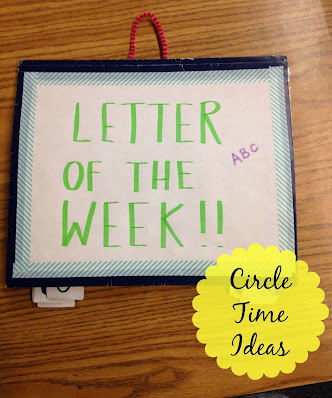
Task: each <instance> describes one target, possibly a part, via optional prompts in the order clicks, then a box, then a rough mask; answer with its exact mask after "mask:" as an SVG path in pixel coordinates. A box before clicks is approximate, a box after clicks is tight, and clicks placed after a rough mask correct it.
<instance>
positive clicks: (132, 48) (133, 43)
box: [128, 12, 168, 59]
mask: <svg viewBox="0 0 332 398" xmlns="http://www.w3.org/2000/svg"><path fill="white" fill-rule="evenodd" d="M145 18H150V19H151V20H152V22H153V23H154V24H155V26H156V28H157V32H158V36H159V38H160V41H161V45H162V48H163V59H168V50H167V43H166V39H165V35H164V31H163V28H162V27H161V25H160V22H159V20H158V18H157V17H156V16H155V15H154V14H151V13H150V12H145V13H144V14H141V15H139V16H138V17H137V18H136V19H135V22H134V24H133V27H132V29H131V35H130V52H129V56H128V59H134V55H135V49H136V32H137V28H138V24H139V23H140V22H141V21H142V20H143V19H145Z"/></svg>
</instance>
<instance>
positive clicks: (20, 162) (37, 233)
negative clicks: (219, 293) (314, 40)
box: [7, 56, 296, 286]
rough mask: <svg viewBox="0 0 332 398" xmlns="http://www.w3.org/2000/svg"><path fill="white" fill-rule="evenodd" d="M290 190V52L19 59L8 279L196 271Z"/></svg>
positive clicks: (134, 279) (275, 241)
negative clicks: (195, 56)
mask: <svg viewBox="0 0 332 398" xmlns="http://www.w3.org/2000/svg"><path fill="white" fill-rule="evenodd" d="M294 198H295V195H294V172H293V149H292V134H291V123H290V106H289V94H288V67H287V60H286V58H285V57H281V56H280V57H255V58H224V59H177V60H172V59H170V60H134V61H23V62H21V63H20V65H19V72H18V91H17V101H16V108H15V117H14V130H13V143H12V160H11V181H10V206H9V234H8V265H7V286H74V285H121V284H122V285H129V284H139V285H140V284H191V283H196V282H197V281H198V280H199V279H201V278H202V276H204V272H205V269H206V268H207V267H208V266H209V265H211V264H214V263H215V262H216V260H217V257H218V256H219V255H220V254H223V253H228V254H231V252H232V250H233V249H235V248H236V247H245V248H246V247H248V246H249V245H250V244H252V243H260V244H261V245H263V246H269V245H275V246H278V247H279V248H280V249H281V250H285V249H290V250H293V251H294V250H296V247H295V246H296V227H295V200H294Z"/></svg>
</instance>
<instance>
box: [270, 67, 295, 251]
mask: <svg viewBox="0 0 332 398" xmlns="http://www.w3.org/2000/svg"><path fill="white" fill-rule="evenodd" d="M269 75H270V79H269V80H270V98H271V108H272V109H271V111H272V126H273V139H274V153H275V160H276V162H275V163H276V178H277V198H278V221H279V249H280V250H292V251H295V234H294V209H293V189H292V173H291V160H290V148H289V133H288V124H287V114H286V104H285V88H284V71H283V68H282V67H281V66H280V67H275V68H269Z"/></svg>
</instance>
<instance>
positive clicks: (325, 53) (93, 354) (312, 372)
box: [0, 0, 332, 398]
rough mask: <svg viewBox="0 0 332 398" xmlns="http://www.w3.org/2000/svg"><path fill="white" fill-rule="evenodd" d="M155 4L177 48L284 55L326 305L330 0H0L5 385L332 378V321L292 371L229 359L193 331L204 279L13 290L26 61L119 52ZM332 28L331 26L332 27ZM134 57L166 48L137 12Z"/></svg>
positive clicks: (152, 387)
mask: <svg viewBox="0 0 332 398" xmlns="http://www.w3.org/2000/svg"><path fill="white" fill-rule="evenodd" d="M142 12H153V13H155V14H156V15H157V16H158V17H159V19H160V22H161V23H162V26H163V28H164V31H165V35H166V39H167V42H168V46H169V54H170V58H179V57H229V56H255V55H278V54H280V55H287V57H288V60H289V66H290V70H291V105H292V116H293V131H294V151H295V174H296V195H297V218H298V254H299V258H301V259H303V260H305V261H306V262H307V263H308V264H309V266H310V269H311V270H313V271H316V272H318V273H319V275H320V277H321V287H322V288H323V289H324V290H325V292H326V303H327V304H328V305H329V306H331V299H332V297H331V284H332V283H331V282H332V273H331V269H332V267H331V260H332V217H331V216H332V134H331V113H332V99H331V87H332V74H331V64H332V59H331V58H332V54H331V41H330V40H331V30H329V24H330V25H331V19H332V18H331V13H332V3H331V2H329V1H328V0H322V1H320V0H301V1H299V0H273V1H272V0H252V1H251V0H219V1H213V0H186V1H176V0H167V1H164V2H161V1H134V0H127V1H121V0H113V1H112V0H107V1H106V0H95V1H93V0H91V1H85V0H80V1H78V0H61V1H55V0H46V1H42V0H39V1H38V0H21V1H19V0H1V2H0V46H1V51H0V271H1V272H0V286H1V288H0V305H1V307H0V396H1V397H6V398H10V397H23V396H24V397H33V398H38V397H43V398H44V397H48V398H51V397H70V398H71V397H104V396H106V397H112V398H116V397H165V398H167V397H190V398H195V397H211V398H214V397H230V396H235V395H241V394H245V393H249V392H256V391H263V390H271V389H278V388H284V387H287V386H294V385H300V384H309V383H316V382H319V381H327V380H331V378H332V368H331V362H332V361H331V359H332V358H331V352H332V348H331V347H332V335H331V329H332V322H331V317H330V318H329V319H328V320H327V321H326V322H325V325H326V329H327V330H326V331H325V333H324V334H323V335H322V336H321V346H320V348H319V350H318V351H316V352H314V353H310V354H309V359H308V360H307V361H306V362H305V363H304V364H299V365H297V367H296V370H295V371H294V372H293V373H291V374H290V375H284V374H282V375H279V376H278V377H277V378H275V379H268V378H266V377H264V378H262V379H261V380H260V381H252V380H250V379H248V377H247V376H243V377H236V376H234V375H233V374H232V372H231V371H230V370H221V369H219V368H218V366H217V365H216V363H215V360H214V359H212V358H209V357H208V356H207V355H206V354H205V352H204V346H203V345H201V344H200V343H198V342H197V340H196V336H195V333H196V328H195V327H194V326H193V324H192V322H191V318H192V315H193V309H192V305H191V302H192V299H193V297H194V296H195V295H196V288H195V287H194V286H193V287H191V286H189V287H188V286H187V287H177V286H176V287H169V286H168V287H167V286H163V287H117V288H115V287H113V288H93V287H92V288H86V295H85V300H84V301H83V302H80V303H78V304H77V306H76V308H75V309H38V308H36V307H35V305H34V304H32V303H31V301H30V290H29V289H6V288H5V257H6V237H7V208H8V197H9V192H8V182H9V168H10V151H11V149H10V145H11V133H12V122H13V113H14V104H15V94H16V78H17V64H18V61H19V60H21V59H124V58H126V57H127V56H128V51H129V35H130V29H131V25H132V23H133V20H134V18H135V17H136V16H137V15H139V14H140V13H142ZM330 28H331V27H330ZM136 57H137V58H158V57H159V49H158V44H157V40H156V37H155V33H154V30H153V28H152V27H151V24H150V23H149V22H148V21H144V22H142V23H141V24H140V26H139V29H138V37H137V52H136Z"/></svg>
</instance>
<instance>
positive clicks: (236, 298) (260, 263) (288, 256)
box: [192, 244, 329, 380]
mask: <svg viewBox="0 0 332 398" xmlns="http://www.w3.org/2000/svg"><path fill="white" fill-rule="evenodd" d="M278 266H280V267H278ZM276 269H278V270H279V271H280V272H279V275H278V278H277V281H276V282H274V275H275V273H276ZM235 270H237V271H235ZM241 270H242V271H243V273H242V271H241ZM234 271H235V272H234ZM233 272H234V274H233ZM232 274H233V278H232V281H233V285H234V287H232V285H231V277H232ZM277 274H278V272H277ZM248 275H250V276H249V277H248ZM254 275H255V276H256V277H255V280H256V282H254V285H253V287H251V288H247V287H246V286H245V283H246V281H247V280H248V284H247V286H251V284H252V283H253V281H254ZM205 276H206V279H202V280H201V281H199V283H198V284H197V292H198V294H199V295H198V296H196V297H195V298H194V300H193V308H194V309H195V310H196V311H197V312H196V313H195V314H194V315H193V319H192V320H193V324H194V325H195V326H196V327H197V328H198V331H197V339H198V341H199V342H200V343H202V344H205V352H206V354H207V355H208V356H209V357H216V358H217V364H218V366H219V367H220V368H222V369H227V368H231V369H232V372H233V373H234V374H235V375H238V376H241V375H244V374H245V373H247V374H248V377H249V378H250V379H253V380H258V379H260V378H261V377H262V376H263V375H266V376H267V377H271V378H272V377H276V376H278V374H279V372H280V371H281V372H283V373H291V372H293V371H294V370H295V367H296V363H303V362H305V361H306V360H307V359H308V351H311V352H312V351H316V350H317V349H318V348H319V345H320V342H319V339H318V337H317V336H320V335H321V334H322V333H323V332H324V329H325V327H324V323H323V322H322V320H324V319H326V318H327V317H328V314H329V310H328V307H327V306H326V305H325V304H323V303H322V302H323V300H324V298H325V294H324V292H323V290H322V289H320V288H318V285H319V283H320V278H319V276H318V274H317V273H315V272H308V265H307V264H306V263H305V262H304V261H300V260H298V261H296V257H295V254H294V253H293V252H291V251H289V250H285V251H283V252H280V251H279V249H278V248H277V247H275V246H269V247H267V248H266V249H264V248H263V247H262V246H261V245H259V244H253V245H251V246H250V247H249V248H248V250H245V249H242V248H239V249H235V250H234V251H233V253H232V255H231V256H229V255H226V254H223V255H222V256H220V257H219V258H218V260H217V265H216V266H211V267H208V268H207V270H206V272H205ZM267 278H270V279H267ZM285 278H288V279H287V280H286V279H285ZM284 280H286V283H284V285H283V287H280V285H281V284H282V281H284ZM257 281H258V282H257ZM264 281H266V282H265V285H263V283H264ZM257 284H258V287H260V288H257ZM261 286H263V287H261ZM239 303H242V304H239ZM243 303H246V304H243ZM234 305H235V306H234ZM233 306H234V307H233ZM258 310H259V311H260V312H259V316H257V311H258ZM263 311H264V312H263ZM271 311H272V312H271ZM281 311H283V313H282V312H281ZM280 314H281V316H280ZM264 316H265V320H264V319H263V317H264ZM271 316H272V321H271ZM241 318H242V320H241ZM255 335H256V339H255V337H254V338H253V336H255ZM252 339H253V340H252ZM254 340H255V343H254ZM240 342H241V344H240ZM251 342H252V344H250V343H251ZM262 345H263V346H262ZM281 346H282V348H281ZM250 347H251V348H250ZM259 347H260V349H259ZM257 351H258V352H257ZM288 351H289V352H288Z"/></svg>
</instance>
